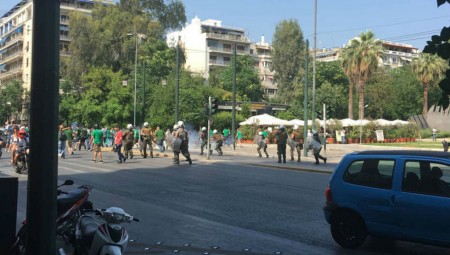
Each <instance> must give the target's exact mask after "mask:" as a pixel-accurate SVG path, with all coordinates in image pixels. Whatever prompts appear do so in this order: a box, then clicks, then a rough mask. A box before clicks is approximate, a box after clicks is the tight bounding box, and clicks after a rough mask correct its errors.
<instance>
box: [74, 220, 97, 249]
mask: <svg viewBox="0 0 450 255" xmlns="http://www.w3.org/2000/svg"><path fill="white" fill-rule="evenodd" d="M98 225H99V224H98V223H97V222H96V221H95V219H94V218H92V217H90V216H82V217H81V219H80V221H79V225H78V226H79V229H80V234H81V238H82V242H83V243H84V244H85V245H86V246H85V247H91V245H92V240H93V239H94V234H95V231H97V229H98Z"/></svg>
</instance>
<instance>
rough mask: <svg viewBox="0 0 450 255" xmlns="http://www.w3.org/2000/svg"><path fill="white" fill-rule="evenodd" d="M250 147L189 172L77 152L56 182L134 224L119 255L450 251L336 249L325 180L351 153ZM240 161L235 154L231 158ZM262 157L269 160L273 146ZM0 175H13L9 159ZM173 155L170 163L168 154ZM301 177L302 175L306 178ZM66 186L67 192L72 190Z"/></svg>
mask: <svg viewBox="0 0 450 255" xmlns="http://www.w3.org/2000/svg"><path fill="white" fill-rule="evenodd" d="M253 149H254V148H252V147H251V146H249V147H246V148H243V149H241V148H239V149H238V150H237V151H236V152H233V151H232V150H231V148H229V147H227V148H225V156H223V157H218V156H216V155H214V154H213V156H212V157H211V160H206V159H205V158H204V157H200V156H198V152H197V149H196V148H193V149H192V154H193V158H194V164H193V165H192V166H189V165H188V164H187V162H182V165H181V166H173V165H172V164H171V159H170V157H161V156H162V154H161V155H159V157H156V158H154V159H142V158H141V157H140V156H137V157H135V158H134V159H133V160H129V161H127V163H125V164H116V163H115V159H116V158H115V155H113V154H112V153H111V152H105V153H104V157H105V163H104V164H99V163H92V162H90V159H91V154H90V152H86V151H82V152H75V153H76V154H75V155H72V156H68V157H67V159H65V160H60V162H59V180H60V182H63V181H64V180H65V179H73V180H74V181H75V183H76V184H79V185H81V184H89V185H92V186H93V187H94V189H93V191H92V193H91V201H93V203H94V207H98V208H106V207H109V206H118V207H121V208H123V209H125V210H126V211H127V212H129V213H131V214H132V215H134V216H136V217H138V218H140V220H141V221H140V222H134V223H131V224H127V225H126V227H127V229H128V231H129V234H130V238H131V239H133V240H135V241H134V242H131V243H130V244H129V248H128V252H127V253H126V254H174V253H180V254H229V255H233V254H292V255H297V254H337V255H340V254H417V255H419V254H431V255H434V254H448V253H449V252H450V250H449V249H444V248H439V247H433V246H427V245H422V244H413V243H408V242H400V241H388V240H381V239H376V238H369V239H368V241H367V242H366V244H365V245H364V246H363V247H361V248H359V249H357V250H350V251H349V250H346V249H343V248H340V247H339V246H338V245H337V244H336V243H335V242H334V241H333V239H332V238H331V235H330V233H329V226H328V224H327V223H326V222H325V220H324V217H323V213H322V206H323V205H324V201H325V198H324V191H325V188H326V186H327V183H328V178H329V173H330V172H331V170H332V168H333V166H334V165H335V164H337V162H338V161H339V157H342V153H346V152H348V151H351V150H354V148H351V147H335V148H333V147H330V148H329V150H328V151H327V156H328V157H329V158H330V163H329V164H327V165H320V166H315V165H313V164H312V162H313V161H312V158H311V157H307V158H303V160H302V163H296V162H295V163H293V162H289V163H287V164H278V163H276V161H275V160H274V159H273V158H269V159H266V158H263V159H259V158H257V157H255V155H256V153H255V150H253ZM237 154H238V155H237ZM269 154H271V155H272V154H273V148H270V150H269ZM4 155H5V156H6V157H5V158H4V159H2V160H1V161H0V176H2V175H6V176H18V175H16V174H15V173H13V171H12V167H11V166H10V165H9V163H8V162H9V159H8V158H7V155H6V154H4ZM169 156H170V155H169ZM304 170H307V171H304ZM19 180H20V188H19V189H20V190H19V194H20V197H19V208H18V224H20V222H21V220H22V219H23V217H24V215H25V206H24V205H25V200H26V198H25V196H26V189H25V188H26V180H27V176H26V175H21V176H19ZM69 188H70V187H69Z"/></svg>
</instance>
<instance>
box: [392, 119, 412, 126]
mask: <svg viewBox="0 0 450 255" xmlns="http://www.w3.org/2000/svg"><path fill="white" fill-rule="evenodd" d="M391 123H392V125H406V124H409V123H410V122H409V121H404V120H399V119H396V120H393V121H391Z"/></svg>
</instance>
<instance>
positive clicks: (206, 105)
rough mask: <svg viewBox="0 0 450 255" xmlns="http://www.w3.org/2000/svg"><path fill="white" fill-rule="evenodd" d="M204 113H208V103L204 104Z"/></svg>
mask: <svg viewBox="0 0 450 255" xmlns="http://www.w3.org/2000/svg"><path fill="white" fill-rule="evenodd" d="M205 114H206V115H209V104H208V103H206V104H205Z"/></svg>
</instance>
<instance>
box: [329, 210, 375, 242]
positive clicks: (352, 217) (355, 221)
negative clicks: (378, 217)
mask: <svg viewBox="0 0 450 255" xmlns="http://www.w3.org/2000/svg"><path fill="white" fill-rule="evenodd" d="M330 223H331V235H332V236H333V239H334V240H335V241H336V242H337V243H338V244H340V245H341V246H342V247H344V248H356V247H358V246H360V245H362V244H363V243H364V241H365V240H366V238H367V230H366V226H365V224H364V222H363V221H362V219H361V217H359V216H358V215H357V214H355V213H352V212H348V211H347V212H346V211H341V212H336V213H335V214H334V215H332V217H331V221H330Z"/></svg>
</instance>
